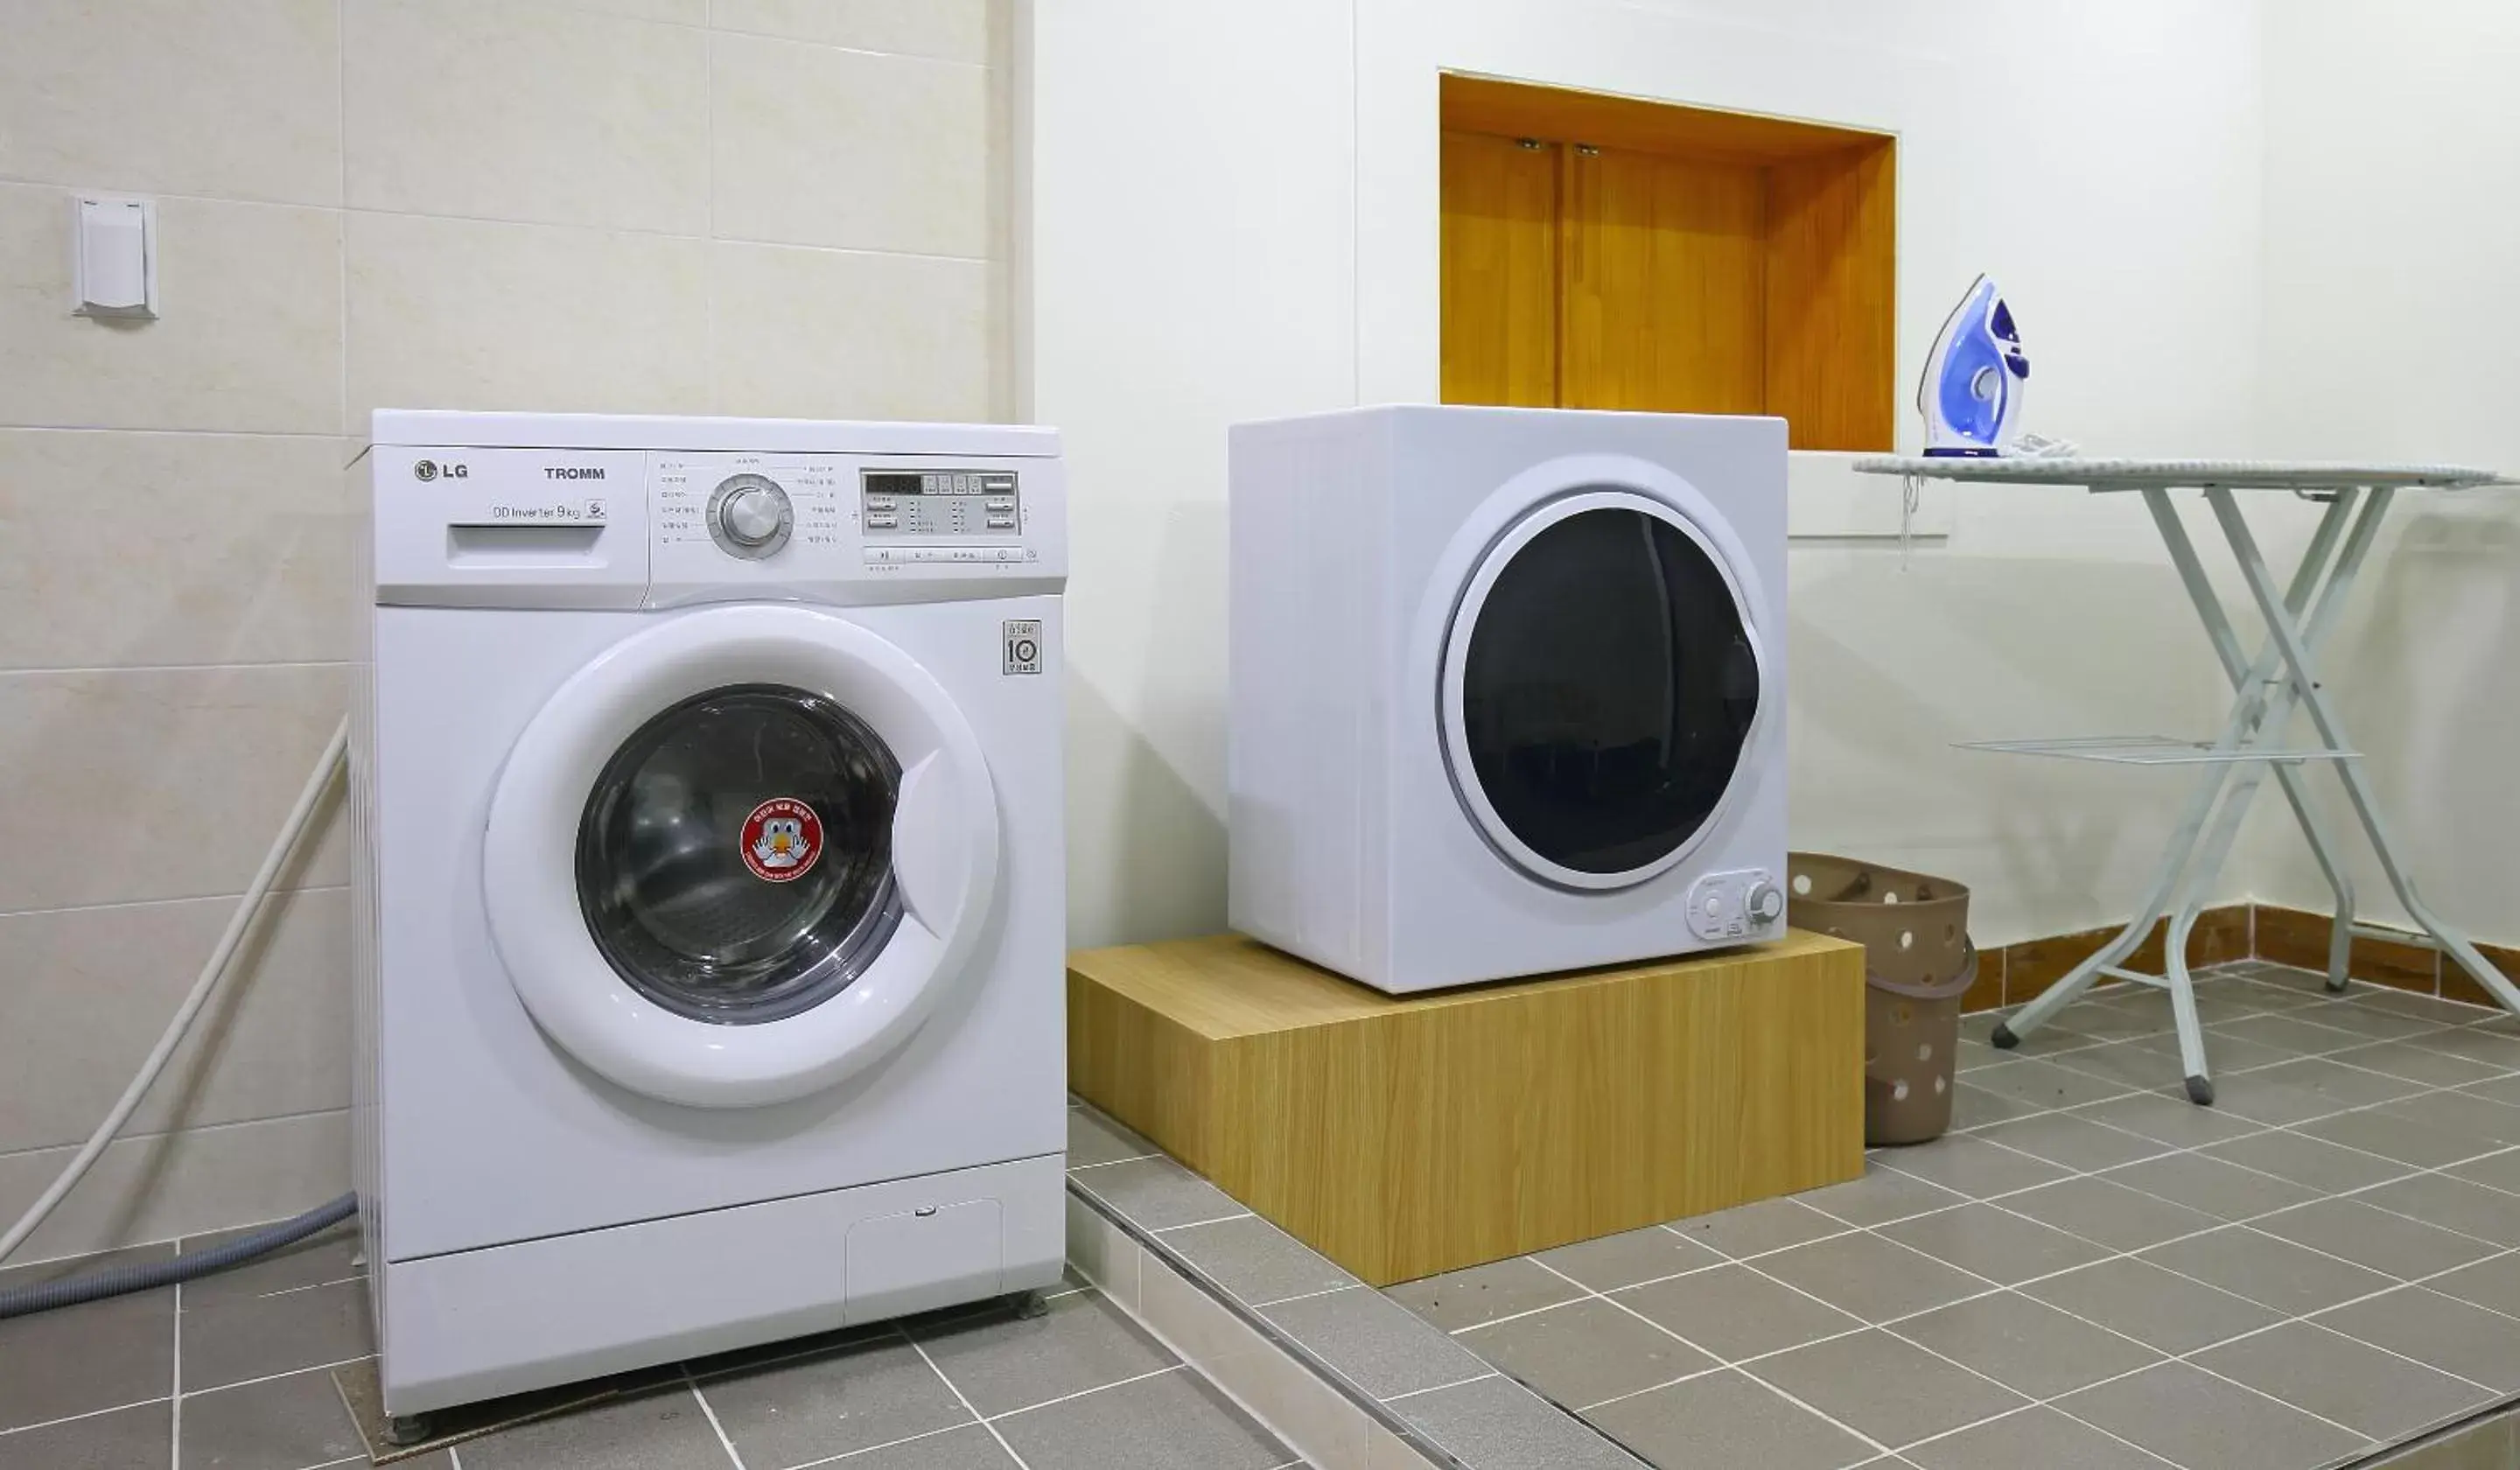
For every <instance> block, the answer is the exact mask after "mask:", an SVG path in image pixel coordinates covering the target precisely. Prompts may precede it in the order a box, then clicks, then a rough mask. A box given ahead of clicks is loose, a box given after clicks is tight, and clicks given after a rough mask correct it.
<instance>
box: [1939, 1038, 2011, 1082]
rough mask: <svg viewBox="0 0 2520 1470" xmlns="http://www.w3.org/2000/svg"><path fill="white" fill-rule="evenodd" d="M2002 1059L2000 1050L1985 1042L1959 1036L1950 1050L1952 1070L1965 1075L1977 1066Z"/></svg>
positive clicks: (1988, 1064)
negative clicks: (1957, 1042)
mask: <svg viewBox="0 0 2520 1470" xmlns="http://www.w3.org/2000/svg"><path fill="white" fill-rule="evenodd" d="M2004 1059H2005V1057H2004V1054H2003V1052H2001V1051H1998V1050H1996V1049H1995V1048H1994V1047H1990V1046H1988V1045H1987V1044H1986V1043H1984V1042H1978V1041H1971V1040H1969V1039H1968V1038H1967V1037H1961V1038H1960V1040H1959V1045H1958V1047H1955V1048H1954V1049H1953V1051H1952V1070H1954V1071H1955V1072H1958V1073H1959V1074H1960V1075H1961V1076H1963V1077H1965V1076H1967V1075H1968V1074H1969V1073H1970V1072H1973V1071H1975V1070H1976V1069H1977V1068H1979V1067H1992V1066H1994V1065H1996V1064H1997V1063H1999V1062H2001V1061H2003V1060H2004Z"/></svg>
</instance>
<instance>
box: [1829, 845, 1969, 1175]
mask: <svg viewBox="0 0 2520 1470" xmlns="http://www.w3.org/2000/svg"><path fill="white" fill-rule="evenodd" d="M1785 868H1786V871H1787V873H1788V874H1789V876H1788V878H1787V883H1786V892H1787V894H1788V895H1789V897H1788V898H1787V900H1786V903H1787V908H1786V914H1787V918H1788V921H1789V922H1791V923H1792V924H1793V926H1794V927H1795V928H1797V929H1813V930H1817V931H1819V932H1820V933H1823V934H1831V935H1835V936H1836V937H1838V938H1840V939H1848V940H1853V941H1854V942H1855V943H1857V944H1860V945H1862V946H1864V968H1865V988H1864V1052H1865V1055H1864V1141H1865V1142H1866V1143H1868V1144H1879V1143H1921V1142H1923V1141H1925V1140H1926V1139H1928V1138H1934V1137H1939V1136H1942V1134H1943V1132H1944V1131H1945V1130H1946V1129H1948V1128H1950V1127H1951V1126H1952V1081H1953V1067H1954V1065H1955V1062H1956V1059H1957V1055H1956V1054H1957V1052H1958V1048H1959V1035H1960V1004H1961V1001H1962V998H1963V997H1965V996H1966V995H1967V994H1968V989H1969V987H1970V986H1971V985H1973V984H1975V983H1976V981H1977V949H1976V947H1975V946H1974V945H1972V944H1970V943H1969V937H1968V889H1966V888H1965V887H1962V886H1961V885H1960V884H1958V883H1954V882H1951V881H1950V880H1948V879H1945V878H1937V877H1933V876H1930V875H1928V874H1925V873H1921V872H1909V871H1907V870H1906V869H1897V868H1884V867H1881V866H1880V865H1878V864H1873V863H1862V862H1858V861H1856V860H1855V859H1852V858H1838V857H1831V856H1829V855H1827V854H1825V853H1789V854H1787V855H1786V858H1785Z"/></svg>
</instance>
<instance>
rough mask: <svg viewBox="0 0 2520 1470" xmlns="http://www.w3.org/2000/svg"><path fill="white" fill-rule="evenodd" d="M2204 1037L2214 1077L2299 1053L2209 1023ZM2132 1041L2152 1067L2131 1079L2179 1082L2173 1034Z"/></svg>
mask: <svg viewBox="0 0 2520 1470" xmlns="http://www.w3.org/2000/svg"><path fill="white" fill-rule="evenodd" d="M2204 1041H2205V1064H2206V1065H2207V1066H2209V1067H2211V1068H2213V1069H2214V1075H2215V1076H2217V1077H2222V1076H2227V1075H2228V1074H2230V1073H2233V1072H2248V1071H2254V1070H2256V1069H2258V1068H2261V1067H2273V1066H2276V1065H2279V1064H2282V1063H2287V1062H2291V1061H2293V1060H2295V1059H2296V1058H2298V1057H2299V1056H2300V1055H2301V1053H2300V1052H2298V1051H2294V1050H2290V1049H2288V1048H2286V1047H2270V1046H2268V1045H2267V1044H2266V1043H2264V1042H2253V1041H2250V1040H2249V1039H2248V1038H2246V1037H2240V1036H2233V1035H2231V1034H2229V1033H2228V1032H2226V1031H2222V1030H2219V1029H2216V1028H2214V1027H2211V1026H2209V1027H2207V1029H2206V1032H2205V1036H2204ZM2133 1045H2134V1046H2136V1047H2138V1048H2140V1049H2141V1050H2143V1051H2145V1052H2148V1053H2150V1055H2151V1057H2152V1069H2151V1070H2150V1071H2148V1072H2145V1073H2143V1074H2141V1075H2140V1076H2138V1077H2137V1078H2136V1079H2135V1080H2136V1081H2137V1082H2138V1084H2140V1085H2141V1086H2143V1087H2146V1088H2157V1087H2159V1086H2161V1085H2162V1084H2163V1083H2164V1082H2179V1081H2181V1080H2182V1078H2183V1076H2184V1075H2185V1074H2184V1073H2183V1072H2182V1071H2181V1070H2180V1069H2181V1067H2182V1065H2183V1060H2182V1056H2181V1053H2180V1050H2179V1038H2178V1037H2177V1036H2176V1035H2164V1036H2148V1037H2144V1038H2141V1039H2140V1040H2138V1041H2137V1042H2135V1043H2134V1044H2133Z"/></svg>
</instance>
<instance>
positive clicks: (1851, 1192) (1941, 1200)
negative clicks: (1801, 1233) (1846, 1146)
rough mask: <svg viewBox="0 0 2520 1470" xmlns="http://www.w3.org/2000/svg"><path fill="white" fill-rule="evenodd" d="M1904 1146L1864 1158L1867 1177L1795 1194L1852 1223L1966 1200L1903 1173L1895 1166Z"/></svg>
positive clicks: (1919, 1212)
mask: <svg viewBox="0 0 2520 1470" xmlns="http://www.w3.org/2000/svg"><path fill="white" fill-rule="evenodd" d="M1904 1152H1906V1150H1903V1149H1883V1150H1882V1151H1881V1152H1880V1153H1879V1154H1876V1155H1874V1156H1873V1157H1871V1158H1868V1159H1866V1160H1865V1161H1864V1178H1862V1179H1859V1180H1847V1181H1846V1182H1845V1183H1843V1184H1828V1185H1824V1186H1823V1187H1822V1188H1818V1189H1806V1190H1804V1191H1803V1192H1802V1193H1800V1194H1797V1195H1795V1196H1794V1198H1795V1200H1797V1201H1798V1202H1800V1203H1802V1204H1805V1205H1809V1206H1810V1207H1811V1208H1813V1209H1815V1210H1818V1211H1820V1212H1821V1213H1822V1214H1823V1215H1826V1216H1829V1217H1830V1218H1832V1219H1835V1220H1842V1221H1844V1222H1846V1223H1847V1224H1848V1225H1883V1224H1887V1223H1888V1222H1890V1221H1893V1220H1905V1219H1907V1218H1908V1217H1909V1216H1911V1215H1922V1214H1924V1213H1925V1212H1926V1211H1928V1210H1942V1209H1948V1208H1949V1207H1951V1206H1953V1205H1957V1204H1960V1203H1963V1202H1965V1201H1966V1200H1967V1198H1968V1196H1967V1195H1965V1194H1956V1193H1954V1192H1953V1191H1951V1190H1949V1189H1946V1188H1944V1187H1943V1186H1942V1185H1940V1184H1929V1183H1927V1182H1925V1181H1924V1180H1920V1179H1917V1178H1916V1177H1914V1176H1913V1175H1909V1174H1903V1173H1901V1172H1900V1171H1899V1170H1898V1169H1897V1168H1896V1167H1895V1166H1896V1165H1897V1164H1898V1162H1899V1158H1900V1155H1901V1154H1902V1153H1904Z"/></svg>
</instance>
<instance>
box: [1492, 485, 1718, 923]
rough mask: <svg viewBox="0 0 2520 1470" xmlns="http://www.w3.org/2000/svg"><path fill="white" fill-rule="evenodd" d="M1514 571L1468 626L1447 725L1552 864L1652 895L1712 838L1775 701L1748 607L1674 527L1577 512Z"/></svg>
mask: <svg viewBox="0 0 2520 1470" xmlns="http://www.w3.org/2000/svg"><path fill="white" fill-rule="evenodd" d="M1621 498H1622V499H1624V498H1625V497H1621ZM1551 513H1552V512H1547V511H1544V512H1539V514H1541V515H1544V516H1546V515H1550V514H1551ZM1514 540H1515V538H1514V537H1513V536H1511V535H1508V537H1507V538H1506V542H1505V543H1504V544H1503V545H1501V546H1500V548H1499V550H1500V551H1505V550H1506V548H1507V547H1509V546H1512V543H1513V541H1514ZM1508 557H1509V559H1508V560H1507V561H1506V562H1505V564H1504V565H1503V566H1502V567H1500V568H1498V569H1497V570H1496V572H1495V578H1494V582H1493V584H1492V585H1490V586H1489V588H1488V590H1487V593H1486V596H1485V598H1484V599H1483V600H1482V601H1479V602H1478V603H1477V604H1476V605H1475V606H1468V605H1465V606H1464V607H1463V609H1462V613H1461V615H1463V616H1468V617H1470V618H1472V619H1473V621H1472V623H1471V625H1470V629H1469V637H1468V645H1467V648H1466V650H1465V656H1464V657H1463V668H1462V681H1461V704H1460V707H1459V708H1458V709H1457V710H1452V711H1447V714H1448V715H1451V716H1452V717H1454V718H1457V719H1458V720H1459V721H1460V734H1461V736H1462V742H1461V743H1462V745H1463V746H1464V747H1466V749H1467V752H1468V756H1469V763H1470V767H1471V770H1470V773H1469V775H1470V776H1471V777H1472V779H1474V780H1476V781H1477V782H1478V786H1479V789H1480V791H1481V793H1482V794H1483V795H1484V796H1485V797H1486V800H1487V804H1488V805H1489V806H1490V807H1491V808H1493V810H1494V812H1495V814H1496V817H1497V819H1498V820H1499V821H1500V822H1501V823H1502V824H1504V826H1505V827H1506V829H1507V830H1508V831H1509V832H1511V833H1512V835H1513V836H1514V838H1516V839H1517V840H1519V841H1520V843H1522V844H1523V845H1524V846H1525V847H1526V848H1528V849H1529V850H1530V852H1531V853H1532V854H1533V855H1535V856H1537V857H1538V858H1540V859H1541V860H1542V861H1543V862H1545V863H1548V864H1553V865H1557V866H1558V867H1560V868H1563V869H1570V870H1571V871H1572V872H1573V873H1577V874H1586V875H1593V876H1598V877H1612V876H1615V875H1619V874H1629V873H1635V874H1638V875H1639V877H1640V878H1642V877H1643V876H1644V875H1647V874H1649V873H1650V872H1651V871H1654V870H1657V869H1656V865H1657V864H1658V863H1659V862H1660V861H1661V860H1663V859H1665V858H1667V857H1669V856H1670V855H1672V854H1673V853H1674V852H1676V851H1677V850H1678V849H1679V848H1680V847H1682V846H1683V845H1684V844H1686V843H1688V841H1690V839H1691V838H1693V837H1694V836H1695V835H1696V834H1697V832H1698V831H1699V829H1700V828H1701V827H1703V826H1704V825H1705V824H1706V823H1707V821H1708V819H1709V818H1710V817H1711V816H1712V815H1713V814H1714V812H1715V811H1716V809H1717V807H1718V806H1719V805H1720V804H1721V803H1722V802H1723V800H1724V796H1725V793H1726V791H1727V790H1728V789H1729V788H1730V787H1731V785H1732V783H1733V773H1734V771H1735V770H1736V769H1737V768H1738V766H1739V765H1740V760H1741V747H1742V743H1743V741H1744V740H1745V739H1746V738H1747V737H1748V735H1749V733H1750V729H1751V726H1752V723H1753V721H1754V720H1755V718H1756V716H1757V714H1758V708H1759V696H1760V689H1759V661H1758V657H1757V655H1756V653H1755V651H1754V649H1753V647H1752V646H1751V642H1750V638H1749V636H1748V634H1747V632H1746V630H1745V629H1744V626H1743V621H1742V610H1741V605H1740V602H1739V601H1738V599H1737V598H1736V597H1735V596H1734V594H1733V586H1732V583H1731V582H1730V581H1729V580H1728V579H1727V578H1726V577H1725V575H1724V573H1723V571H1722V570H1721V569H1720V568H1719V567H1718V566H1717V565H1716V563H1715V561H1714V559H1713V558H1712V557H1710V556H1709V555H1708V553H1707V551H1706V550H1705V549H1704V548H1703V547H1702V546H1701V545H1700V544H1699V542H1698V541H1697V539H1696V538H1695V537H1693V536H1691V535H1689V534H1688V533H1687V532H1685V531H1683V530H1682V529H1681V528H1680V527H1679V525H1677V524H1676V523H1675V522H1674V521H1673V520H1671V519H1669V518H1667V517H1666V515H1664V514H1662V513H1652V514H1649V513H1646V512H1643V511H1640V510H1628V509H1624V508H1621V507H1618V506H1616V505H1611V506H1607V507H1601V508H1597V509H1590V510H1582V511H1578V512H1575V513H1572V514H1566V515H1562V516H1561V517H1559V518H1555V519H1554V520H1553V523H1550V524H1548V525H1546V527H1545V528H1544V529H1542V530H1540V531H1539V532H1538V533H1537V534H1536V535H1532V536H1531V537H1530V538H1529V539H1528V540H1526V541H1523V542H1522V543H1521V545H1519V546H1518V547H1513V549H1512V550H1511V551H1510V552H1509V553H1508ZM1454 775H1455V780H1461V779H1462V776H1463V773H1461V772H1459V771H1456V772H1455V773H1454Z"/></svg>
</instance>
